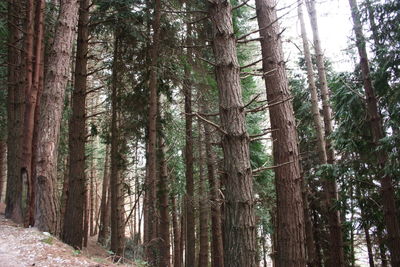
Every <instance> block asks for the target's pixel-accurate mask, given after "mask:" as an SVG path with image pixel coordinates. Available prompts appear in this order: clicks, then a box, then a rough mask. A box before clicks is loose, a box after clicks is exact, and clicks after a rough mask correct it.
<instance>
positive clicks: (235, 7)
mask: <svg viewBox="0 0 400 267" xmlns="http://www.w3.org/2000/svg"><path fill="white" fill-rule="evenodd" d="M249 1H250V0H246V1H244V2H243V3H241V4H239V5H237V6H234V7H232V11H233V10H235V9H238V8H241V7H242V6H245V5H247V3H248V2H249Z"/></svg>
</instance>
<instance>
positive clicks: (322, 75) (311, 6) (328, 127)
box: [306, 0, 345, 267]
mask: <svg viewBox="0 0 400 267" xmlns="http://www.w3.org/2000/svg"><path fill="white" fill-rule="evenodd" d="M306 2H307V9H308V12H309V14H310V21H311V28H312V31H313V40H314V49H315V53H316V63H317V69H318V79H319V88H320V92H321V98H322V111H323V118H324V126H325V127H324V129H325V146H326V155H327V163H328V164H334V162H335V155H334V151H333V147H332V144H331V141H330V136H331V134H332V132H333V126H332V111H331V106H330V96H329V88H328V82H327V80H326V72H325V64H324V55H323V52H322V48H321V41H320V38H319V30H318V22H317V14H316V9H315V0H306ZM324 187H325V189H324V190H325V191H326V195H327V196H326V197H327V215H328V225H329V234H330V242H329V246H330V249H329V251H330V255H329V256H330V261H329V263H330V266H332V267H337V266H344V265H345V261H344V244H343V233H342V226H341V221H340V212H339V210H337V209H335V207H334V202H336V201H338V190H337V183H336V179H335V178H334V177H331V179H328V180H326V181H324Z"/></svg>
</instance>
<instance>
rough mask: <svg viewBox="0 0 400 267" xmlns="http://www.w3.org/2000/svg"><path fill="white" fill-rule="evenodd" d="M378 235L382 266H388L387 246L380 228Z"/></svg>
mask: <svg viewBox="0 0 400 267" xmlns="http://www.w3.org/2000/svg"><path fill="white" fill-rule="evenodd" d="M376 235H377V237H378V244H379V256H380V258H381V264H382V267H388V260H387V257H386V247H385V243H384V240H383V237H382V230H381V229H379V228H378V229H377V233H376Z"/></svg>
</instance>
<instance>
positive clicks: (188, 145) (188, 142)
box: [183, 0, 196, 267]
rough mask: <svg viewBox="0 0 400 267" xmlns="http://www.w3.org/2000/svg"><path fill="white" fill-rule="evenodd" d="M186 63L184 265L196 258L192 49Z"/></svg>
mask: <svg viewBox="0 0 400 267" xmlns="http://www.w3.org/2000/svg"><path fill="white" fill-rule="evenodd" d="M189 7H190V1H188V0H187V1H186V8H187V9H189ZM191 35H192V25H191V24H189V23H188V24H186V45H187V46H190V45H191V43H192V37H191ZM186 56H187V65H185V69H184V75H185V77H184V81H183V91H184V96H185V177H186V197H185V201H186V202H185V210H186V215H185V218H186V238H185V239H186V249H185V256H186V257H185V259H186V260H185V266H186V267H191V266H195V259H196V238H195V230H196V227H195V214H194V210H195V207H194V179H193V130H192V118H193V116H191V113H192V82H191V79H192V77H191V66H193V55H192V49H190V48H188V49H187V52H186Z"/></svg>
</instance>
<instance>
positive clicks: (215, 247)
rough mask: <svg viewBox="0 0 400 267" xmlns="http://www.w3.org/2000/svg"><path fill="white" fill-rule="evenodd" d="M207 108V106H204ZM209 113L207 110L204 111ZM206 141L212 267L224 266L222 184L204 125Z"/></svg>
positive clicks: (209, 131)
mask: <svg viewBox="0 0 400 267" xmlns="http://www.w3.org/2000/svg"><path fill="white" fill-rule="evenodd" d="M204 107H205V106H204ZM203 110H204V111H203V112H204V113H207V109H205V108H204V109H203ZM204 139H205V144H206V158H207V176H208V184H209V187H210V203H211V244H212V245H211V259H212V260H211V266H212V267H223V266H224V251H223V246H222V219H221V202H222V200H221V198H220V194H219V189H220V183H219V179H218V177H217V172H216V166H215V164H216V158H215V153H214V151H213V149H212V144H211V143H212V137H211V129H210V126H209V125H208V124H205V125H204Z"/></svg>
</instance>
